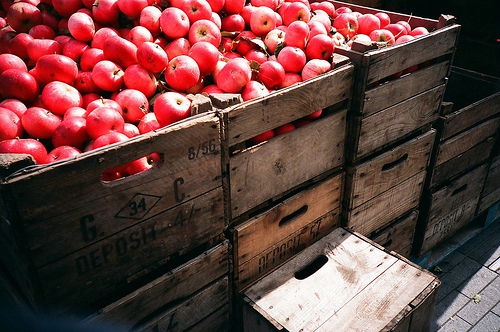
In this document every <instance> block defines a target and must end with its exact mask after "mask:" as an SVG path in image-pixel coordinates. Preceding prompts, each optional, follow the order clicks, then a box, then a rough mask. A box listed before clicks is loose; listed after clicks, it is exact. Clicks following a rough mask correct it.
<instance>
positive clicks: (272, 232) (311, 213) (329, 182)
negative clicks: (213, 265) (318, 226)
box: [232, 172, 344, 264]
mask: <svg viewBox="0 0 500 332" xmlns="http://www.w3.org/2000/svg"><path fill="white" fill-rule="evenodd" d="M343 178H344V173H343V172H342V173H339V174H337V175H334V176H332V177H330V178H328V179H326V180H324V181H322V182H320V183H317V184H315V185H313V186H312V187H310V188H307V189H305V190H303V191H301V192H299V193H298V194H296V195H294V196H292V197H290V198H288V199H286V200H284V201H283V202H281V203H280V204H278V205H276V206H273V207H272V208H270V209H269V210H267V211H265V212H263V213H261V214H259V215H257V216H255V217H253V218H252V219H250V220H248V221H246V222H244V223H242V224H239V225H237V226H235V227H234V230H233V231H232V233H233V235H234V241H233V243H234V245H235V246H237V248H236V249H237V251H236V252H235V253H236V254H237V255H236V256H235V257H236V258H237V262H238V263H239V264H242V263H244V262H246V261H247V260H249V259H251V258H253V257H254V256H256V255H257V254H259V253H261V252H262V249H263V248H268V247H270V246H272V245H273V244H276V243H277V242H278V241H279V240H280V239H283V238H285V237H287V236H288V235H290V234H292V233H293V232H295V231H297V230H300V229H301V228H302V227H303V226H306V225H308V224H309V223H310V222H311V221H313V220H316V219H318V218H320V217H321V216H323V215H324V214H326V213H328V212H330V211H333V210H338V209H339V208H340V197H341V193H342V186H343Z"/></svg>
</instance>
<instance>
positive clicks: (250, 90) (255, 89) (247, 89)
mask: <svg viewBox="0 0 500 332" xmlns="http://www.w3.org/2000/svg"><path fill="white" fill-rule="evenodd" d="M268 94H269V90H268V89H267V88H266V86H265V85H264V84H262V83H260V82H257V81H253V80H250V81H248V83H247V84H246V85H245V86H244V87H243V90H242V91H241V98H243V101H248V100H252V99H256V98H259V97H263V96H267V95H268Z"/></svg>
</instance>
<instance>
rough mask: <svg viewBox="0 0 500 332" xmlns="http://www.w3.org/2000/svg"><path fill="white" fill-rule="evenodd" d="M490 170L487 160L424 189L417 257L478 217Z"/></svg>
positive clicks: (416, 239) (416, 235)
mask: <svg viewBox="0 0 500 332" xmlns="http://www.w3.org/2000/svg"><path fill="white" fill-rule="evenodd" d="M487 171H488V164H487V163H485V164H482V165H480V166H478V167H476V168H475V169H473V170H471V171H469V172H467V173H466V174H464V175H461V176H459V177H457V178H454V179H452V180H451V181H449V182H447V183H446V184H445V185H444V186H442V187H439V188H436V189H435V190H433V191H428V190H426V191H425V192H424V194H423V196H422V202H421V204H420V207H419V209H420V216H419V221H418V224H417V229H416V234H415V243H414V248H415V250H414V253H415V255H416V256H417V257H420V256H422V255H424V254H426V253H427V252H429V251H430V250H432V248H434V247H435V246H436V245H437V244H439V243H441V242H442V241H444V240H446V239H448V238H450V237H451V236H452V235H453V234H455V233H456V232H457V231H458V230H459V229H461V228H463V227H464V226H466V225H467V224H468V223H469V222H470V221H472V220H473V219H474V216H475V213H476V209H477V205H478V202H479V197H480V194H481V192H482V190H483V186H484V183H485V179H486V174H487Z"/></svg>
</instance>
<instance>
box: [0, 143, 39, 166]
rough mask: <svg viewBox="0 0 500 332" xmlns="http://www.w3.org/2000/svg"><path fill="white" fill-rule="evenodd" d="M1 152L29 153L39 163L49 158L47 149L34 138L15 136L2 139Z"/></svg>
mask: <svg viewBox="0 0 500 332" xmlns="http://www.w3.org/2000/svg"><path fill="white" fill-rule="evenodd" d="M0 153H17V154H29V155H31V156H32V157H33V159H34V160H35V161H36V163H37V164H43V163H44V162H45V160H46V158H47V149H46V148H45V146H44V145H43V144H42V143H41V142H40V141H38V140H36V139H34V138H14V139H7V140H4V141H1V142H0Z"/></svg>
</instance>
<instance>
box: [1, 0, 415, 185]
mask: <svg viewBox="0 0 500 332" xmlns="http://www.w3.org/2000/svg"><path fill="white" fill-rule="evenodd" d="M387 20H389V18H388V17H385V16H384V15H383V14H382V13H380V16H379V15H371V14H364V15H362V14H360V13H356V12H352V10H350V9H349V8H347V7H341V8H337V9H336V8H335V7H334V5H333V4H332V3H331V2H328V1H322V2H315V3H309V2H308V1H306V0H250V1H246V0H170V1H161V2H158V1H157V0H1V8H0V27H2V28H1V30H0V153H28V154H31V155H32V156H33V158H34V159H35V161H36V162H37V163H39V164H47V163H52V162H54V161H56V160H61V159H65V158H71V157H74V156H77V155H78V154H80V153H82V152H85V151H90V150H93V149H96V148H100V147H103V146H106V145H108V144H112V143H117V142H122V141H125V140H127V139H129V138H131V137H134V136H137V135H140V134H144V133H147V132H150V131H153V130H156V129H159V128H162V127H164V126H168V125H170V124H172V123H175V122H177V121H180V120H182V119H184V118H187V117H188V116H190V114H191V101H190V99H189V98H188V96H189V94H197V93H206V94H210V93H239V94H241V96H242V98H243V100H250V99H253V98H257V97H259V96H263V95H266V94H269V93H271V92H272V91H274V90H277V89H281V88H284V87H287V86H290V85H292V84H295V83H298V82H302V81H304V80H307V79H309V78H312V77H314V76H317V75H320V74H322V73H324V72H326V71H329V70H331V69H332V66H333V64H332V53H333V52H334V49H335V47H336V46H342V47H348V44H349V42H352V40H354V39H356V38H366V37H363V36H365V35H366V36H369V38H370V39H371V40H377V41H379V40H382V38H386V36H387V35H389V34H391V35H389V38H388V39H387V41H388V43H389V44H390V43H393V42H395V43H397V42H399V41H403V40H404V39H403V35H404V36H406V37H405V38H406V39H409V38H410V37H412V36H416V35H417V34H418V33H421V30H417V29H414V30H411V29H410V28H409V27H408V24H407V23H406V22H404V23H402V22H398V23H390V22H389V21H387ZM393 26H394V28H395V27H396V26H397V27H401V29H400V30H401V31H399V32H398V31H396V30H391V29H393ZM391 31H392V32H391ZM419 31H420V32H419ZM311 113H312V114H311V116H310V117H309V118H308V119H304V120H312V119H315V118H317V117H318V116H319V115H320V113H321V112H320V111H315V112H313V110H312V111H311ZM295 125H298V124H297V123H296V124H287V125H286V126H285V127H283V128H280V129H279V130H277V131H274V132H273V133H270V132H268V133H267V134H266V135H264V136H265V138H267V139H268V138H269V137H272V135H274V134H277V133H280V132H286V131H289V130H293V129H294V128H292V127H293V126H295ZM256 140H257V139H256ZM153 159H154V160H156V159H155V158H150V156H145V157H144V158H141V159H140V160H138V161H137V163H140V165H139V166H137V165H135V166H133V165H132V166H131V165H126V167H125V166H123V167H120V168H119V169H116V170H113V172H112V174H108V178H109V179H114V178H120V177H123V176H127V175H130V174H133V173H134V172H136V170H143V169H145V168H148V167H151V160H153Z"/></svg>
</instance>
